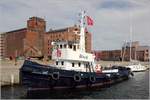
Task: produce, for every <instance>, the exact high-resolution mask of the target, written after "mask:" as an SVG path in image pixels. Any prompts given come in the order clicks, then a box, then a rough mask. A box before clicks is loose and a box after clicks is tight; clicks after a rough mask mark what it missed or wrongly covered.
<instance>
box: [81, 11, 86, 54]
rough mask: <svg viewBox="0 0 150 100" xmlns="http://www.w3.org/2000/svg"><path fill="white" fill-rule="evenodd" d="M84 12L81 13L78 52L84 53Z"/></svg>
mask: <svg viewBox="0 0 150 100" xmlns="http://www.w3.org/2000/svg"><path fill="white" fill-rule="evenodd" d="M84 21H85V11H82V12H81V20H80V51H81V52H85V22H84Z"/></svg>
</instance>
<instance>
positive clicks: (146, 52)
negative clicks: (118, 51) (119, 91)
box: [122, 41, 150, 61]
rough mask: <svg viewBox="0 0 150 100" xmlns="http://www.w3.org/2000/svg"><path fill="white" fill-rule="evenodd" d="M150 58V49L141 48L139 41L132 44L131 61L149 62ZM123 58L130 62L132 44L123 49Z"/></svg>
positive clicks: (147, 47)
mask: <svg viewBox="0 0 150 100" xmlns="http://www.w3.org/2000/svg"><path fill="white" fill-rule="evenodd" d="M149 57H150V47H149V46H141V45H140V44H139V41H135V42H132V44H131V59H133V60H140V61H149V59H150V58H149ZM122 58H123V60H127V61H129V60H130V43H129V42H127V43H126V45H124V46H123V47H122Z"/></svg>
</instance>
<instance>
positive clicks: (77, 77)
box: [73, 74, 81, 82]
mask: <svg viewBox="0 0 150 100" xmlns="http://www.w3.org/2000/svg"><path fill="white" fill-rule="evenodd" d="M73 78H74V80H75V81H76V82H80V81H81V76H80V74H75V75H74V77H73Z"/></svg>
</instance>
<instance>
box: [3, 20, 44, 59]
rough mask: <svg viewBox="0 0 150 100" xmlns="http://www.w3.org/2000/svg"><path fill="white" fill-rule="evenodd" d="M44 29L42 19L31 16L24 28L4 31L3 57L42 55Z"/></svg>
mask: <svg viewBox="0 0 150 100" xmlns="http://www.w3.org/2000/svg"><path fill="white" fill-rule="evenodd" d="M45 30H46V22H45V21H44V19H42V18H38V17H31V18H29V20H28V21H27V27H26V28H22V29H17V30H13V31H9V32H5V33H4V34H5V36H4V37H3V39H4V40H5V57H10V56H11V57H16V56H26V57H27V56H32V57H38V56H42V54H43V50H44V47H43V43H44V33H45Z"/></svg>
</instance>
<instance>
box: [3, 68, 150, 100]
mask: <svg viewBox="0 0 150 100" xmlns="http://www.w3.org/2000/svg"><path fill="white" fill-rule="evenodd" d="M149 93H150V92H149V70H147V71H146V72H137V73H135V74H134V77H133V78H130V79H129V80H127V81H124V82H121V83H118V84H115V85H112V86H111V87H107V88H102V89H101V90H88V91H85V90H84V91H57V92H50V91H36V92H32V93H28V94H27V93H26V91H25V89H24V88H23V87H21V86H14V87H10V86H7V87H6V86H5V87H2V88H1V98H2V99H10V98H11V99H18V98H22V99H26V98H30V99H33V98H41V99H44V98H54V99H58V98H59V99H60V98H63V99H67V98H70V99H72V98H73V99H149V98H150V97H149Z"/></svg>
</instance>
